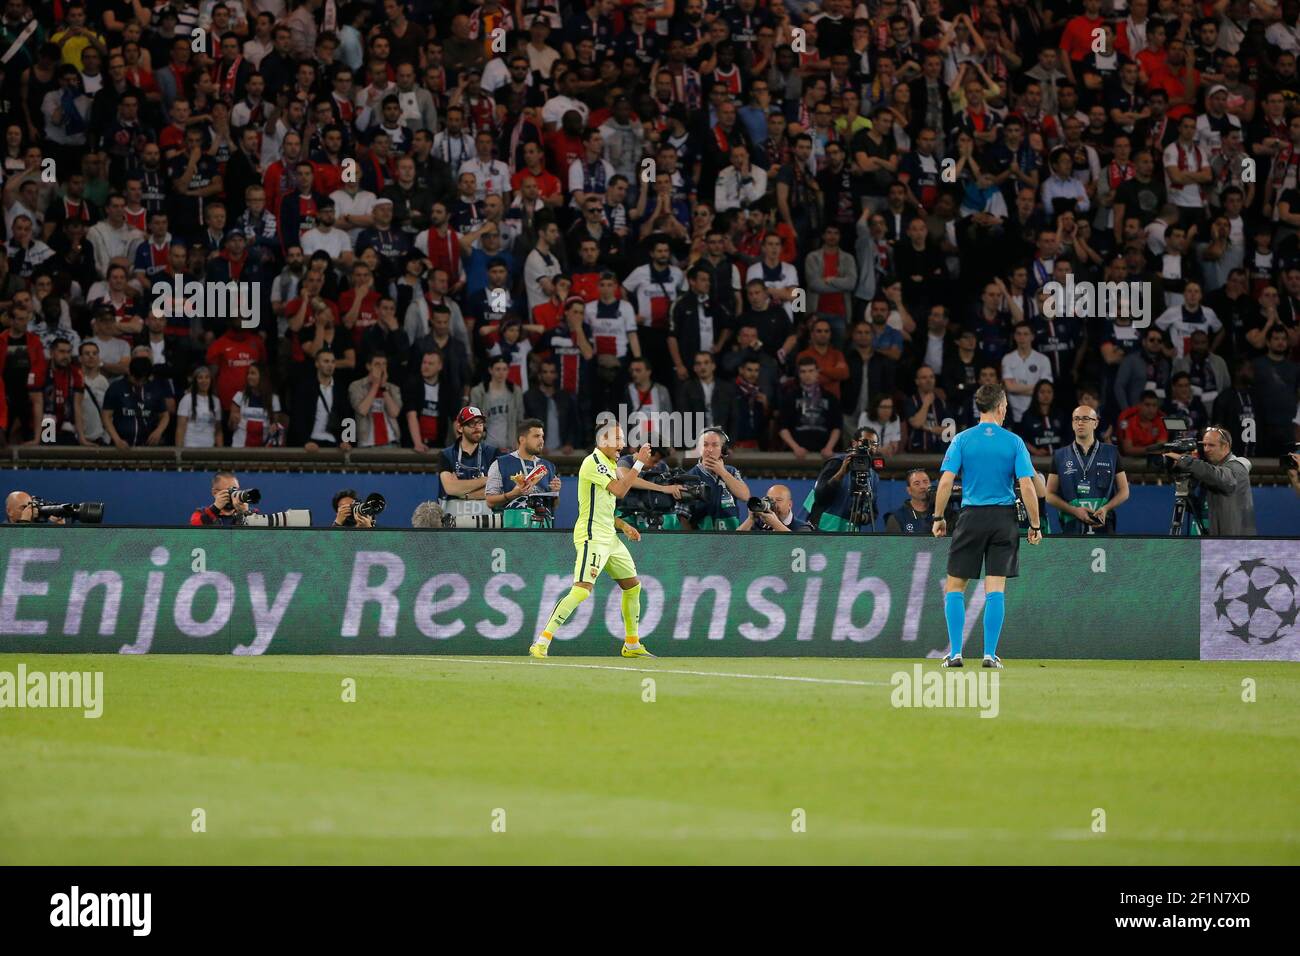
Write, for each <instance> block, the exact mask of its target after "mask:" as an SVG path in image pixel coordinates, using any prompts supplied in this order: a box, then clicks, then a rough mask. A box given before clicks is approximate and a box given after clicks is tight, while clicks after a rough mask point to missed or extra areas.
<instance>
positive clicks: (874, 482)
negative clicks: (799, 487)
mask: <svg viewBox="0 0 1300 956" xmlns="http://www.w3.org/2000/svg"><path fill="white" fill-rule="evenodd" d="M879 448H880V446H879V444H878V436H877V435H876V432H875V429H872V428H865V427H864V428H859V429H858V430H857V432H856V433H854V436H853V444H852V445H850V446H849V450H848V453H847V454H843V455H836V456H835V457H834V458H832V459H830V460H829V461H827V462H826V464H825V465H823V466H822V470H821V474H819V475H818V476H817V484H816V485H814V486H813V490H812V491H810V492H809V493H808V498H807V500H806V501H805V502H804V508H805V509H806V510H807V512H808V522H809V523H810V524H811V525H812V526H813V527H814V528H815V529H817V530H818V531H839V532H846V531H864V530H866V531H875V530H877V529H876V521H877V520H878V518H879V515H878V513H877V511H876V508H877V502H879V500H880V479H879V478H878V477H877V476H876V472H877V471H878V470H879V469H880V468H883V467H884V459H882V458H881V457H880V455H879Z"/></svg>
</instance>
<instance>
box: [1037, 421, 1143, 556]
mask: <svg viewBox="0 0 1300 956" xmlns="http://www.w3.org/2000/svg"><path fill="white" fill-rule="evenodd" d="M1100 423H1101V419H1100V417H1099V416H1098V415H1097V411H1096V409H1094V408H1092V407H1091V406H1088V405H1080V406H1079V407H1078V408H1076V409H1075V410H1074V415H1073V416H1072V418H1071V424H1072V425H1073V427H1074V441H1073V442H1071V443H1070V444H1069V445H1067V446H1066V447H1064V448H1058V449H1057V450H1056V453H1055V454H1054V455H1053V456H1052V473H1051V474H1050V475H1048V476H1047V503H1048V504H1049V505H1051V506H1052V507H1053V508H1055V509H1056V512H1057V514H1058V515H1059V516H1060V521H1061V533H1062V534H1114V533H1115V509H1116V508H1118V507H1119V506H1120V505H1122V504H1123V503H1124V502H1126V501H1128V476H1127V475H1126V474H1124V466H1123V465H1122V464H1121V463H1120V459H1119V449H1118V448H1116V447H1115V446H1114V445H1108V444H1105V443H1104V442H1099V441H1097V426H1098V425H1099V424H1100Z"/></svg>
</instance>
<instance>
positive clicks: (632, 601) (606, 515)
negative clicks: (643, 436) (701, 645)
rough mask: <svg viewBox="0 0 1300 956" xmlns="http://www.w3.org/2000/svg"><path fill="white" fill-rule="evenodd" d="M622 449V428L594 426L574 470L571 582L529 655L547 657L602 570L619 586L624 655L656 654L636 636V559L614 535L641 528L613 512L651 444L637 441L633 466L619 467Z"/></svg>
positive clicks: (634, 534)
mask: <svg viewBox="0 0 1300 956" xmlns="http://www.w3.org/2000/svg"><path fill="white" fill-rule="evenodd" d="M622 450H623V430H622V429H621V428H619V427H618V426H617V425H608V426H603V427H601V428H600V429H599V430H598V431H597V435H596V450H595V451H593V452H592V453H591V454H590V455H588V456H587V457H586V458H585V459H583V462H582V468H581V469H580V470H579V471H578V523H577V524H576V525H574V526H573V547H574V550H575V551H577V561H576V563H575V564H574V566H573V587H572V588H570V589H569V593H568V594H566V595H565V596H564V597H562V598H560V600H559V601H557V602H556V604H555V610H554V611H552V612H551V619H550V620H549V621H547V622H546V629H545V630H543V631H542V633H541V636H540V637H538V638H537V640H535V641H533V643H532V646H531V647H529V648H528V654H529V656H530V657H545V656H546V651H547V648H549V647H550V646H551V638H552V637H554V636H555V632H556V631H557V630H559V628H560V626H561V625H563V624H564V622H565V621H567V620H568V619H569V615H570V614H572V613H573V612H574V610H575V609H576V608H577V607H578V605H579V604H581V603H582V602H583V601H585V600H587V598H589V597H591V592H592V588H593V586H594V585H595V583H596V578H598V577H600V572H601V571H602V570H603V571H605V572H607V573H608V574H609V576H610V577H612V578H613V579H614V580H615V581H617V582H618V586H619V587H621V588H622V589H623V629H624V630H623V633H624V634H625V635H626V637H625V638H624V641H623V656H624V657H654V655H653V654H651V653H650V652H649V651H647V650H646V649H645V647H644V646H643V645H642V644H641V638H640V637H639V636H638V635H637V621H638V619H639V618H640V616H641V579H640V578H638V577H637V576H636V564H635V563H633V561H632V555H631V554H630V553H628V550H627V545H625V544H624V543H623V542H622V541H620V540H619V539H618V534H617V532H619V531H622V532H623V533H624V534H625V535H627V536H628V539H629V540H632V541H640V540H641V532H640V531H638V530H637V529H636V528H634V527H632V526H631V525H630V524H628V523H627V522H626V521H624V520H623V519H622V518H617V517H615V516H614V509H615V507H616V505H617V503H618V499H620V498H622V497H623V496H624V495H625V494H627V493H628V491H629V490H631V488H632V481H633V479H635V478H636V477H637V476H638V475H639V474H641V469H642V468H644V467H645V466H646V465H648V464H650V446H649V445H642V446H641V448H640V449H639V450H638V451H637V453H636V455H635V456H634V458H635V460H634V461H633V463H632V467H631V468H622V469H620V468H619V467H618V464H617V461H616V459H617V458H618V454H619V452H620V451H622Z"/></svg>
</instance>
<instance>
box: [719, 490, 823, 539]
mask: <svg viewBox="0 0 1300 956" xmlns="http://www.w3.org/2000/svg"><path fill="white" fill-rule="evenodd" d="M755 519H757V520H755ZM736 530H737V531H787V532H789V531H811V530H812V525H810V524H809V523H808V522H807V521H803V520H802V519H800V518H796V517H795V516H794V499H793V498H791V497H790V489H789V488H787V487H786V486H785V485H773V486H772V487H771V488H769V489H767V496H766V497H764V498H751V499H750V500H749V517H747V518H746V519H745V520H744V521H742V522H741V523H740V527H739V528H737V529H736Z"/></svg>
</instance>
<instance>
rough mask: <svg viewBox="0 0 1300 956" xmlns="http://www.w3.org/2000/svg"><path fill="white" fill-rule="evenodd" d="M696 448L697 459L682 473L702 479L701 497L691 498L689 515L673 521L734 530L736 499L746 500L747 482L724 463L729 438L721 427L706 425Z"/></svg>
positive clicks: (692, 527) (697, 527) (691, 527)
mask: <svg viewBox="0 0 1300 956" xmlns="http://www.w3.org/2000/svg"><path fill="white" fill-rule="evenodd" d="M699 450H700V463H699V464H698V465H696V466H695V467H694V468H692V469H691V470H690V471H688V472H687V473H686V474H687V475H688V476H696V477H698V478H702V479H703V481H704V492H705V493H704V497H703V498H701V499H699V500H696V501H692V502H691V506H690V509H689V512H688V514H689V517H681V516H678V520H677V524H678V526H679V527H681V528H684V529H686V530H688V531H690V530H699V531H735V530H736V528H738V527H739V526H740V507H739V506H738V505H737V504H736V502H738V501H748V500H749V486H748V485H746V484H745V482H744V481H742V480H741V477H740V472H739V471H737V470H736V469H735V468H734V467H732V466H731V465H728V464H727V463H726V460H725V459H726V457H727V455H728V454H730V453H731V439H730V438H728V437H727V433H726V432H724V431H723V430H722V429H721V428H718V427H717V426H710V427H709V428H706V429H704V432H703V433H702V434H701V435H700V445H699ZM665 527H666V525H665Z"/></svg>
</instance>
